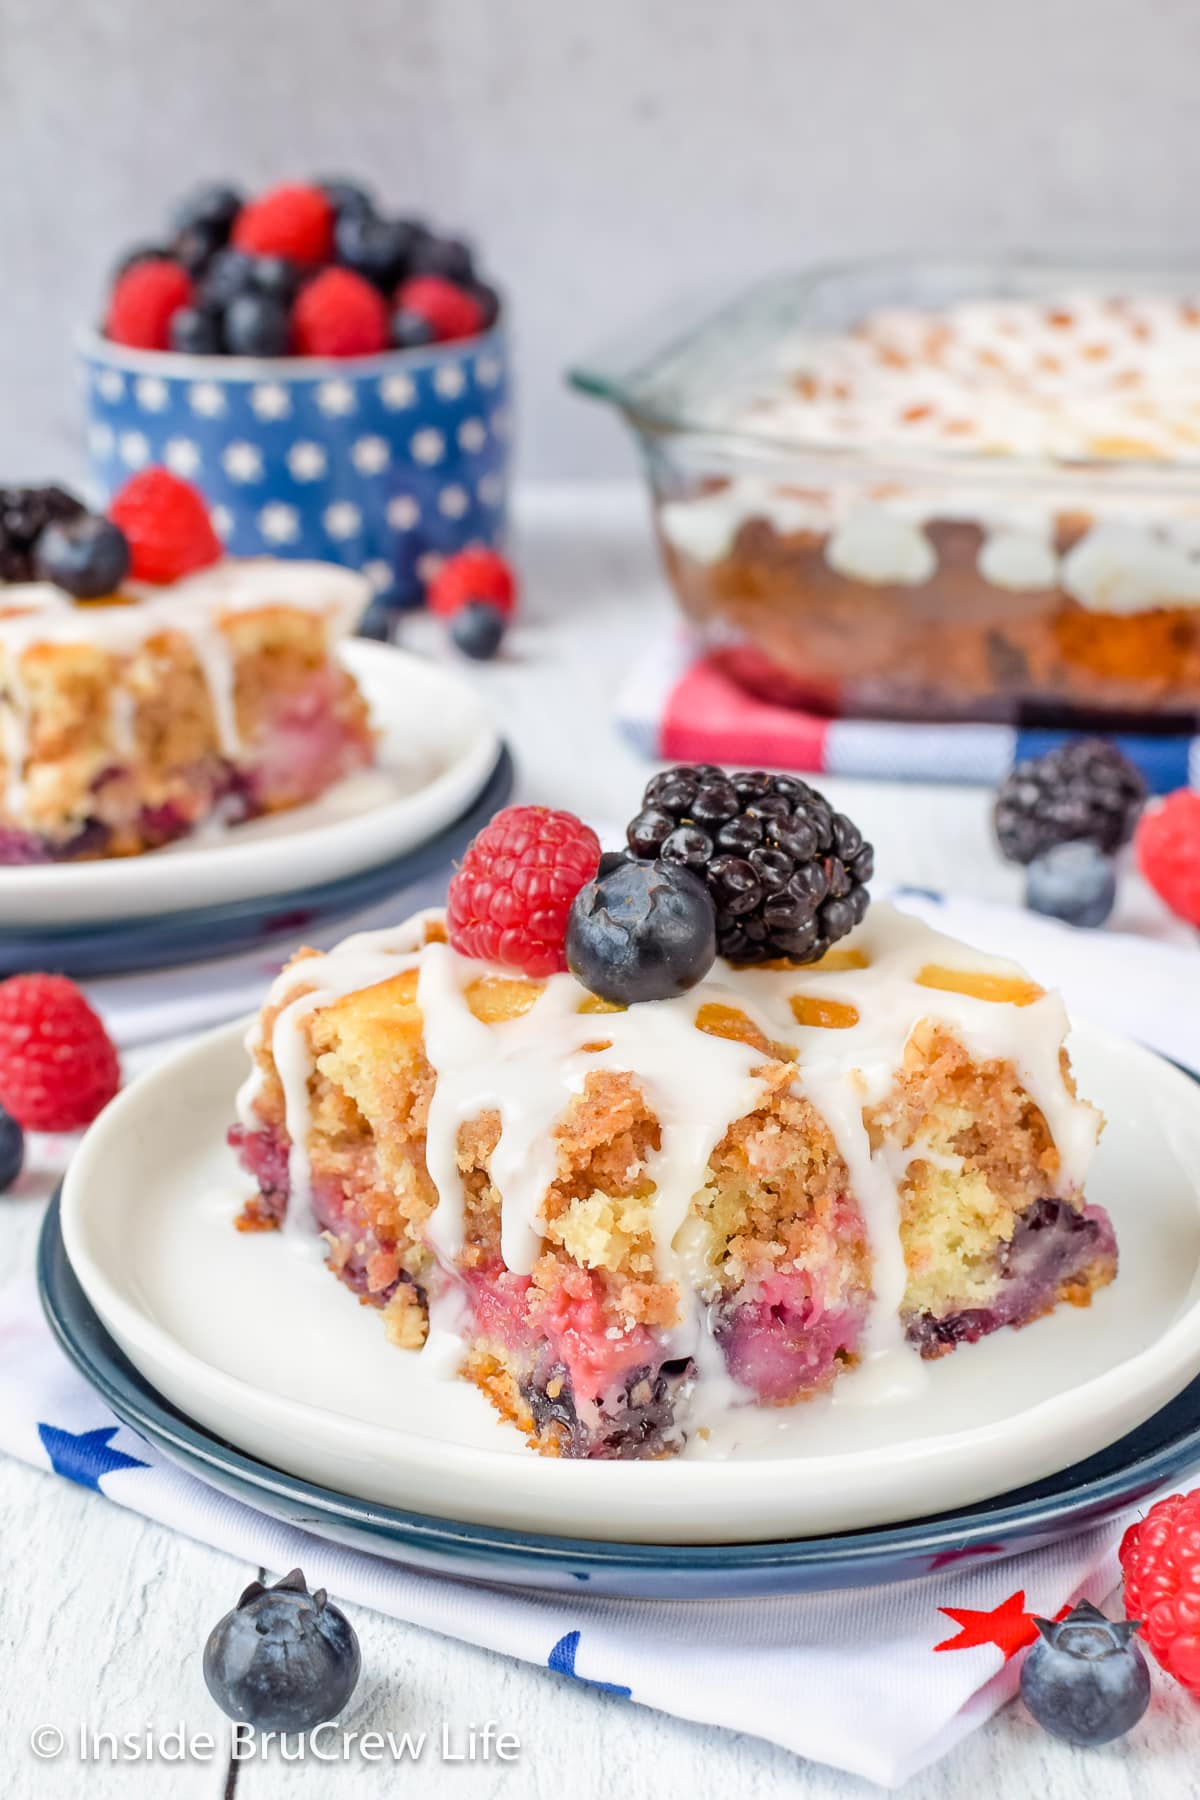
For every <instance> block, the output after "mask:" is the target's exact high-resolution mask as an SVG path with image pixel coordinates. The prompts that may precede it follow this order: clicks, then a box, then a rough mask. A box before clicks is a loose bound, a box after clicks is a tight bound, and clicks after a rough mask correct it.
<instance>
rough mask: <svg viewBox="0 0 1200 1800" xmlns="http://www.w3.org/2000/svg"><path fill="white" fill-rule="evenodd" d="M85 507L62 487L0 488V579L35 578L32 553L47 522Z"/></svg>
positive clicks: (73, 514) (73, 516) (74, 515)
mask: <svg viewBox="0 0 1200 1800" xmlns="http://www.w3.org/2000/svg"><path fill="white" fill-rule="evenodd" d="M86 510H87V509H86V508H85V506H84V504H83V502H82V500H77V499H76V498H75V495H74V494H69V493H68V492H67V491H66V489H65V488H60V487H37V488H28V487H9V488H0V581H33V580H35V579H36V574H35V567H34V554H35V551H36V549H37V542H38V539H39V538H40V537H41V535H42V533H43V531H45V529H46V527H47V525H53V524H55V523H57V522H59V521H60V520H66V519H77V518H78V517H79V515H80V514H81V513H83V512H85V511H86Z"/></svg>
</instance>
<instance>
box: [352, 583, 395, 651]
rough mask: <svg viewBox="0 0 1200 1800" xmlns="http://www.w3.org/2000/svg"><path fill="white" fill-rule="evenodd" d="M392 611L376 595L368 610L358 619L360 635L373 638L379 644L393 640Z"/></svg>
mask: <svg viewBox="0 0 1200 1800" xmlns="http://www.w3.org/2000/svg"><path fill="white" fill-rule="evenodd" d="M392 617H393V615H392V611H391V608H390V607H388V606H386V605H385V604H384V602H383V601H382V600H381V599H380V598H379V596H378V595H376V597H375V599H374V600H372V601H371V603H370V605H369V606H368V607H367V610H366V611H365V612H364V613H363V615H362V617H361V619H360V620H359V621H358V635H359V637H362V638H372V639H374V641H375V642H376V643H377V644H389V643H390V642H391V640H392Z"/></svg>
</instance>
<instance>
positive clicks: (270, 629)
mask: <svg viewBox="0 0 1200 1800" xmlns="http://www.w3.org/2000/svg"><path fill="white" fill-rule="evenodd" d="M50 492H51V493H52V494H54V493H57V490H50ZM26 514H28V516H29V517H30V518H31V519H33V520H37V521H41V523H40V527H39V530H38V532H37V534H36V535H35V537H34V540H33V542H32V544H31V545H30V546H28V547H27V546H26V545H25V543H24V540H23V539H22V542H21V544H20V546H19V547H14V555H13V556H11V557H9V558H8V559H7V560H8V565H9V566H15V567H17V568H18V569H20V570H21V571H22V572H23V571H24V568H25V566H26V564H27V563H29V562H30V561H31V563H32V571H33V572H36V573H37V574H39V575H41V576H42V577H43V579H41V580H29V579H18V580H16V581H11V582H9V584H8V585H0V684H2V688H0V782H2V784H3V785H2V786H0V863H29V862H50V861H56V860H63V859H76V858H94V857H102V856H127V855H131V854H134V853H136V852H138V851H142V850H149V849H154V848H156V847H157V846H158V845H161V844H164V843H166V842H168V841H169V840H171V839H172V838H177V837H180V836H182V835H183V834H185V833H186V832H188V831H189V830H191V829H193V828H194V827H195V826H196V825H198V824H200V823H201V822H202V821H204V820H206V819H208V818H211V817H213V816H220V817H221V818H222V819H224V820H226V821H228V822H233V821H235V820H238V819H244V818H247V817H249V816H251V815H253V814H257V813H264V812H275V811H279V810H281V809H283V808H285V807H290V806H296V805H299V804H301V803H302V802H304V801H307V800H311V799H314V798H315V797H316V796H317V795H318V794H320V793H322V792H324V790H325V789H326V788H328V787H329V786H331V785H332V784H333V783H334V782H335V781H337V780H339V779H341V778H342V777H343V776H344V775H347V774H349V773H350V772H351V771H353V770H354V769H357V768H361V767H363V766H365V765H366V764H368V763H369V762H370V761H371V760H372V758H373V754H374V743H373V738H372V733H371V729H370V724H369V721H368V717H367V711H366V706H365V703H364V701H363V699H362V696H361V695H360V693H359V692H358V689H357V687H356V685H355V683H354V680H353V677H352V676H351V675H350V674H349V673H348V672H347V671H346V670H345V669H343V668H342V667H341V666H340V664H339V663H338V662H337V660H336V658H335V655H334V652H335V650H336V647H337V644H338V642H339V641H340V640H341V638H342V637H344V636H345V635H346V634H347V633H348V632H350V631H351V630H353V627H354V624H355V621H356V620H357V618H358V616H359V614H360V613H361V611H362V609H363V607H364V606H365V604H366V601H367V597H368V594H367V585H366V583H365V582H364V581H363V579H362V578H361V577H360V576H358V575H356V574H353V573H352V572H351V571H350V570H348V569H343V568H338V567H335V566H333V565H330V564H324V563H302V562H284V561H278V562H276V561H273V560H272V559H270V558H262V559H246V560H236V559H233V558H226V557H224V556H223V555H222V552H221V547H220V543H219V540H218V539H217V537H216V535H215V533H214V532H213V529H212V525H211V523H210V521H209V518H208V514H207V510H206V508H205V506H204V502H203V500H202V498H201V496H200V495H199V494H198V493H196V491H195V490H194V489H192V488H190V487H189V486H188V485H187V483H186V482H182V481H180V480H178V478H177V477H175V476H173V475H170V474H168V473H167V471H166V470H164V469H146V470H143V471H141V472H140V473H139V474H138V475H136V476H134V477H133V478H132V479H131V481H130V482H129V483H128V485H127V487H126V488H125V489H124V490H123V491H122V493H121V494H119V495H118V496H117V498H116V499H115V501H114V502H113V506H112V512H111V517H110V518H109V519H108V520H99V519H95V518H92V517H91V516H90V515H88V514H86V513H85V512H83V509H82V508H77V510H76V511H74V512H71V511H69V509H67V508H65V507H64V504H63V501H62V499H61V498H59V499H57V500H55V501H54V502H53V504H50V503H45V504H40V503H38V502H37V498H36V491H35V492H34V493H33V494H32V495H31V496H29V497H27V500H26V503H25V505H24V509H23V511H22V510H20V509H18V516H19V517H20V518H22V519H23V518H24V517H25V516H26ZM6 516H7V515H6ZM22 530H24V527H23V526H22ZM5 549H6V546H4V545H3V544H2V543H0V567H3V566H4V564H5V560H6V559H5ZM125 568H128V569H129V571H130V572H129V574H128V575H124V574H123V573H122V571H123V570H124V569H125ZM112 578H115V588H112V587H109V581H110V579H112ZM68 590H69V591H68Z"/></svg>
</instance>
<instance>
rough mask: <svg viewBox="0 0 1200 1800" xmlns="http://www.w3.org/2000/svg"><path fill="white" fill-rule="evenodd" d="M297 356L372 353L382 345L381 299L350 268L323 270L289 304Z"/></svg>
mask: <svg viewBox="0 0 1200 1800" xmlns="http://www.w3.org/2000/svg"><path fill="white" fill-rule="evenodd" d="M292 343H293V347H294V349H295V351H296V354H297V355H298V356H373V355H374V354H375V352H376V351H377V350H386V349H387V347H388V309H387V302H386V301H385V300H384V298H383V295H382V294H381V293H380V292H379V289H378V288H375V287H372V286H371V283H370V282H369V281H366V280H364V278H363V277H362V276H361V275H356V274H355V273H354V271H353V270H352V269H324V270H322V272H321V274H320V275H318V276H316V278H315V279H314V280H312V281H310V282H309V283H308V285H307V286H306V287H305V288H303V289H302V290H301V293H300V297H299V299H298V300H297V301H296V304H295V306H294V307H293V308H292Z"/></svg>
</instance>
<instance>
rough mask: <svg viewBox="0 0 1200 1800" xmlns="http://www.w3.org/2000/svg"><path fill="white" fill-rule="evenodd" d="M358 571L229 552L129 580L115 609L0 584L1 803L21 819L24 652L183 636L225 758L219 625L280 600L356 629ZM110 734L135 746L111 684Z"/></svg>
mask: <svg viewBox="0 0 1200 1800" xmlns="http://www.w3.org/2000/svg"><path fill="white" fill-rule="evenodd" d="M368 597H369V589H368V586H367V583H366V581H365V580H364V579H363V577H362V576H361V575H359V574H357V573H355V571H353V570H351V569H343V568H340V567H338V566H337V565H336V564H333V563H319V562H290V561H285V560H283V559H281V558H276V557H247V558H233V557H229V558H226V559H225V560H224V561H222V562H219V563H216V564H214V565H213V567H211V568H208V569H202V570H200V571H199V572H198V573H197V574H195V575H189V576H186V577H185V578H184V579H183V580H181V581H176V582H173V583H172V584H171V585H170V586H169V587H154V586H151V585H149V584H148V583H146V582H137V581H130V582H127V583H126V584H125V587H124V588H123V590H122V597H121V599H120V600H119V601H118V602H117V603H115V604H112V605H106V604H100V605H97V604H94V603H93V604H89V605H81V604H79V603H78V602H77V601H75V600H73V599H72V598H71V596H70V595H69V594H67V593H64V591H63V590H62V589H61V588H58V587H54V586H53V585H52V584H51V583H49V582H16V583H12V584H11V585H9V586H2V585H0V683H2V685H0V750H2V751H3V755H4V762H5V769H6V777H5V793H4V809H5V812H6V813H7V815H8V817H9V818H10V819H12V820H14V821H16V822H18V823H24V822H25V808H24V766H25V760H26V755H27V748H28V735H29V726H30V713H31V699H30V694H29V690H28V687H27V685H26V681H25V677H24V675H23V672H22V658H23V657H24V656H25V654H26V652H28V651H30V650H32V649H34V648H35V647H36V646H39V645H42V644H47V645H70V644H90V645H95V646H97V647H98V648H100V649H102V650H105V651H108V652H109V653H110V654H112V655H114V656H118V657H122V656H132V655H135V654H136V653H137V651H138V650H140V649H141V647H142V646H143V645H144V644H145V643H147V642H148V641H149V640H150V639H151V638H154V637H158V636H160V635H161V634H163V633H165V632H170V633H172V634H175V635H178V636H180V637H183V638H186V640H187V642H188V643H189V645H190V646H191V649H192V653H193V655H194V656H195V659H196V662H197V665H198V666H199V668H200V670H201V671H202V673H203V676H204V681H205V684H206V686H207V688H208V692H209V697H210V701H211V704H212V709H213V720H214V724H215V726H216V732H217V740H218V745H219V748H220V750H221V753H222V755H224V756H228V757H235V756H237V754H238V753H239V751H240V750H241V747H242V746H241V741H240V736H239V732H238V726H237V711H236V707H235V705H234V665H233V653H232V648H231V646H230V643H229V640H228V638H227V637H226V635H225V632H224V631H223V630H222V629H221V621H222V620H223V619H227V618H231V617H234V616H236V615H237V614H239V613H247V612H256V611H259V610H260V609H262V608H265V607H270V606H276V605H278V606H286V607H291V608H296V609H299V610H301V611H304V612H311V613H315V614H318V615H321V616H323V617H324V619H325V621H326V631H327V641H329V642H334V641H336V640H337V639H338V638H341V637H344V636H346V635H347V634H348V633H349V632H350V631H352V630H353V628H354V625H355V622H356V621H357V619H358V617H359V615H360V613H361V612H362V610H363V608H364V606H365V605H366V603H367V599H368ZM111 708H112V710H111V718H110V730H111V735H112V741H113V744H114V748H116V749H117V750H118V751H121V752H123V753H125V754H129V753H130V751H131V750H132V748H133V719H132V716H131V708H130V704H129V696H128V694H127V693H126V691H125V690H124V689H123V687H122V686H121V684H120V683H119V682H115V683H114V684H113V689H112V700H111Z"/></svg>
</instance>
